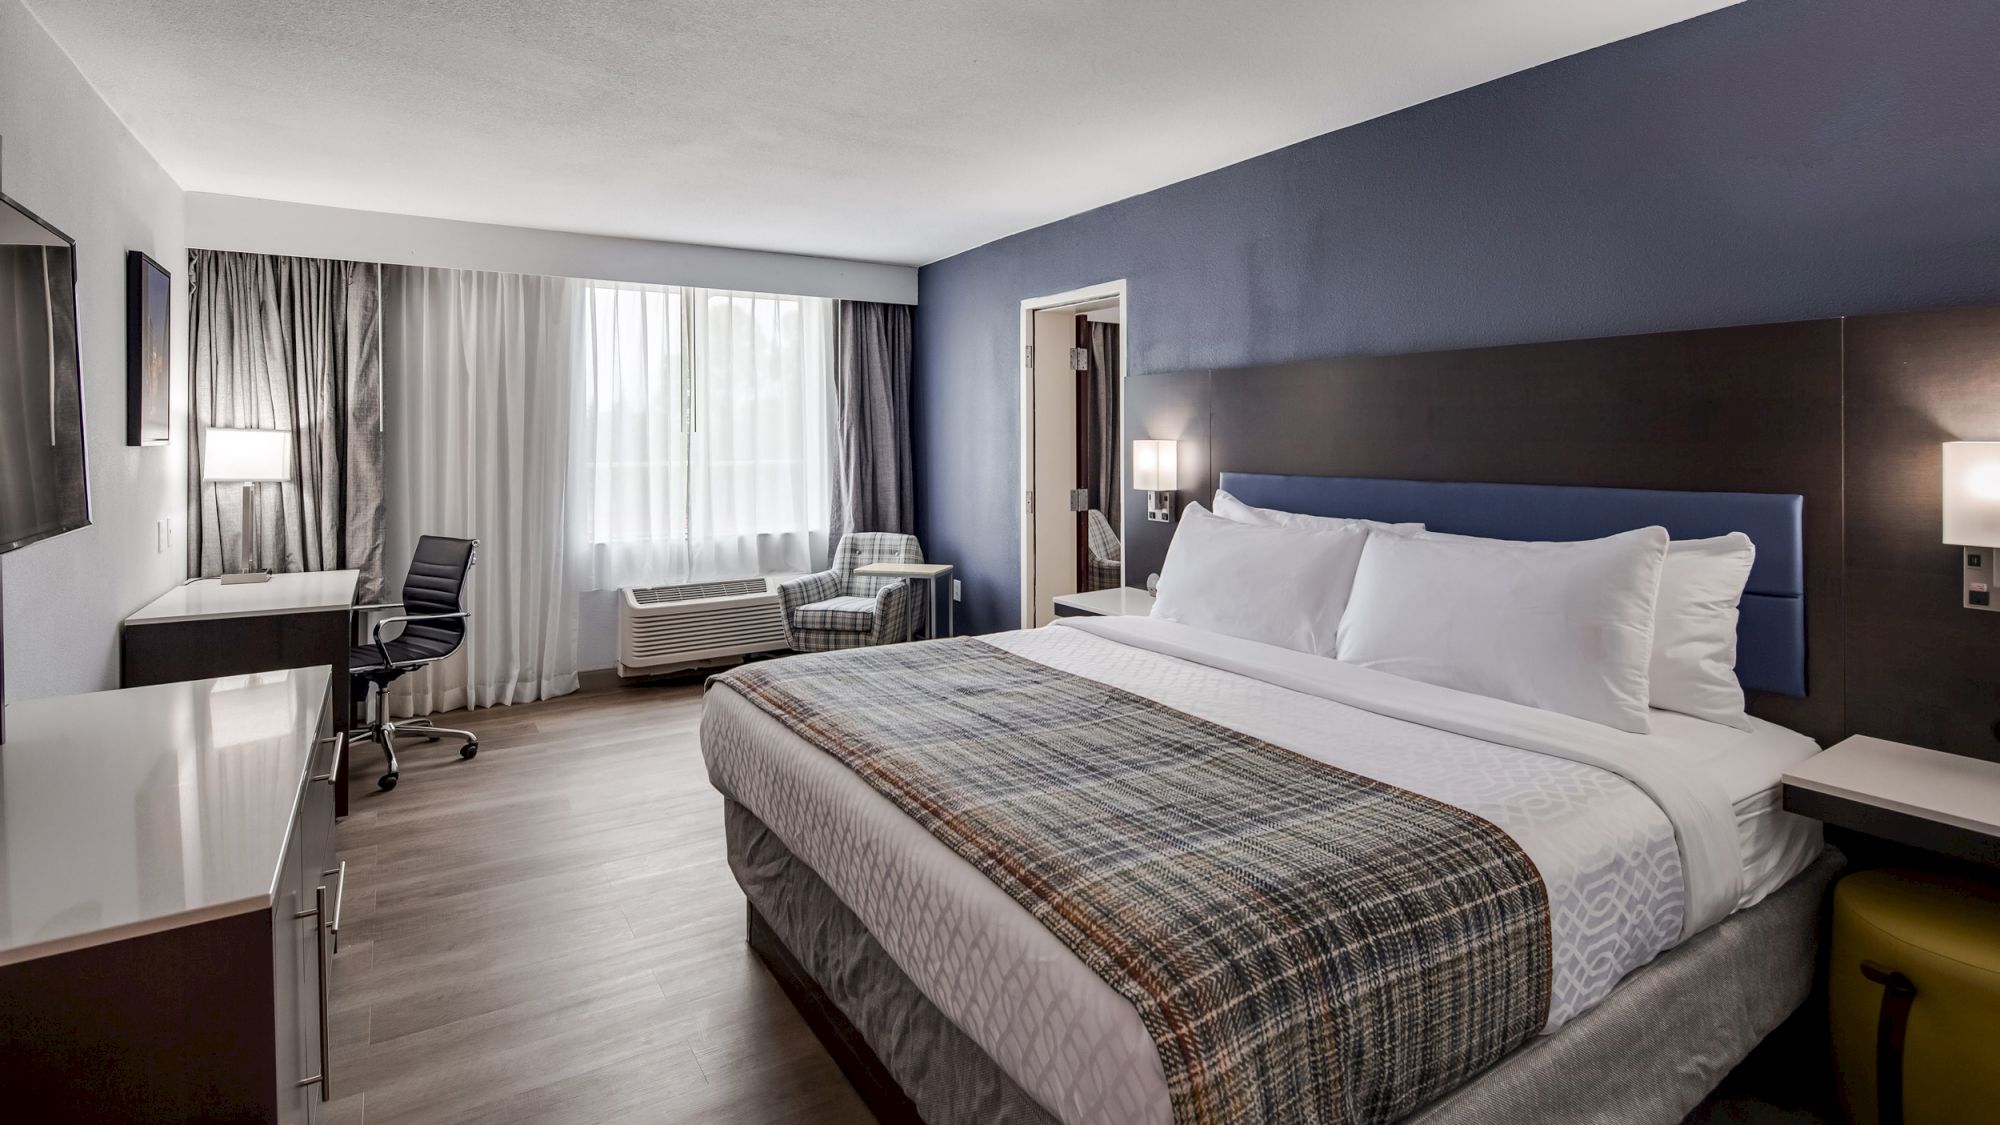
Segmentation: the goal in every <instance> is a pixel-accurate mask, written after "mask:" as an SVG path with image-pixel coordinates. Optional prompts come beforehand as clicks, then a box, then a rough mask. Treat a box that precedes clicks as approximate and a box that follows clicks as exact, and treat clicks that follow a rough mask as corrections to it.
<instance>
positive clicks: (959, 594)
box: [951, 578, 965, 602]
mask: <svg viewBox="0 0 2000 1125" xmlns="http://www.w3.org/2000/svg"><path fill="white" fill-rule="evenodd" d="M951 600H952V601H955V602H962V601H964V600H965V590H964V589H963V588H962V587H960V586H959V584H958V579H956V578H954V579H952V580H951Z"/></svg>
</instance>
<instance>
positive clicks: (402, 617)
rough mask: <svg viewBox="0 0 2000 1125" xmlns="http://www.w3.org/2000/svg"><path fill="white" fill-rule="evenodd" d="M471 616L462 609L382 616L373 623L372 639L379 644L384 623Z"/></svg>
mask: <svg viewBox="0 0 2000 1125" xmlns="http://www.w3.org/2000/svg"><path fill="white" fill-rule="evenodd" d="M471 616H472V614H471V613H470V612H469V611H467V610H463V609H461V610H459V611H458V612H456V613H399V614H397V615H396V616H394V617H384V618H383V619H382V620H380V621H377V622H376V623H375V632H374V641H375V643H376V644H378V645H379V644H381V643H382V628H383V627H384V626H386V625H394V624H396V623H397V622H399V621H403V622H408V621H449V620H451V619H452V618H454V617H471Z"/></svg>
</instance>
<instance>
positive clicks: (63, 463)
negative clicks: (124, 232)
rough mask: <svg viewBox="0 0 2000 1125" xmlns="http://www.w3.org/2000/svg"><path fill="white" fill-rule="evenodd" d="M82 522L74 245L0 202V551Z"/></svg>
mask: <svg viewBox="0 0 2000 1125" xmlns="http://www.w3.org/2000/svg"><path fill="white" fill-rule="evenodd" d="M89 522H90V486H89V476H88V473H87V472H86V471H85V468H84V455H83V373H82V366H81V363H80V362H79V356H78V354H77V339H76V243H75V242H73V241H71V240H70V238H69V237H68V236H67V235H65V234H63V233H62V232H61V231H59V230H57V229H56V228H54V227H52V226H50V225H49V224H47V223H45V222H43V221H41V220H40V219H38V218H36V217H35V216H34V215H33V214H31V213H29V212H28V210H27V209H26V208H24V207H22V206H20V205H19V204H17V203H15V202H14V201H13V200H11V199H9V198H7V197H6V196H5V195H0V552H5V551H12V550H15V549H17V548H20V547H25V546H27V545H28V544H30V543H33V542H35V541H37V540H41V539H47V538H48V537H49V536H51V535H60V534H62V533H63V532H65V531H74V530H75V529H77V528H79V527H82V526H84V525H85V524H88V523H89Z"/></svg>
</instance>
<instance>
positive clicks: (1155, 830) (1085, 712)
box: [718, 638, 1551, 1125]
mask: <svg viewBox="0 0 2000 1125" xmlns="http://www.w3.org/2000/svg"><path fill="white" fill-rule="evenodd" d="M718 682H719V683H721V684H725V685H727V686H729V687H731V688H733V689H735V690H736V691H737V692H739V693H741V694H742V695H743V696H744V697H745V698H746V699H748V700H750V701H751V702H752V703H754V704H756V705H757V706H758V707H759V708H760V709H762V710H764V711H765V712H767V713H769V714H770V715H772V716H773V717H774V718H776V719H777V720H779V721H780V722H782V723H783V724H785V725H786V726H787V727H789V728H790V729H791V730H793V731H794V732H796V733H797V734H799V735H800V736H801V737H802V738H804V739H805V740H806V741H808V742H810V743H811V744H813V745H815V746H817V747H819V748H820V749H822V750H824V751H826V752H827V753H829V754H832V755H833V756H834V757H836V758H838V759H839V760H840V761H841V762H843V763H845V764H846V765H847V766H848V767H849V768H850V769H852V770H853V771H854V772H855V773H856V774H858V775H859V776H860V777H862V778H863V779H864V780H866V781H867V782H868V783H869V785H871V786H872V787H873V788H875V789H876V790H877V791H878V792H880V793H882V794H883V795H884V796H886V797H887V798H889V799H890V800H891V801H893V802H895V803H896V805H897V806H898V807H899V808H901V809H902V810H903V812H904V813H906V814H907V815H909V816H911V817H912V818H914V819H916V820H917V821H918V822H919V823H921V824H923V825H924V826H925V828H927V829H928V830H929V831H930V832H931V834H932V835H933V836H935V837H937V838H938V839H939V840H941V841H943V842H944V843H945V844H946V845H947V846H949V847H950V848H951V849H952V850H953V851H955V852H957V853H958V854H959V855H960V856H963V857H964V858H965V859H966V860H968V861H969V862H971V863H972V865H973V866H975V867H977V868H978V869H979V870H980V871H981V872H982V873H984V874H985V875H986V877H987V878H989V879H991V880H992V881H993V882H994V883H995V884H996V885H998V886H999V887H1000V888H1001V889H1002V890H1004V891H1006V892H1007V893H1008V894H1009V895H1010V896H1012V897H1013V898H1014V900H1015V901H1016V902H1019V903H1020V904H1021V905H1022V906H1023V907H1025V908H1026V909H1027V910H1028V911H1029V912H1030V913H1032V914H1033V915H1034V916H1035V918H1036V919H1037V920H1039V921H1040V922H1041V923H1042V925H1044V926H1045V927H1047V928H1048V930H1049V931H1050V932H1051V933H1053V934H1054V935H1055V936H1056V937H1057V938H1059V939H1061V940H1062V942H1063V943H1064V944H1066V945H1067V946H1069V948H1070V949H1071V950H1073V951H1074V952H1075V953H1076V955H1077V956H1078V957H1079V958H1080V959H1082V961H1083V962H1084V963H1085V964H1086V965H1088V966H1089V967H1090V968H1091V970H1092V971H1094V972H1095V973H1096V974H1097V975H1098V976H1099V977H1101V978H1103V980H1104V981H1105V983H1107V984H1109V985H1110V986H1111V987H1112V988H1114V989H1116V990H1117V991H1118V992H1119V993H1120V994H1121V995H1123V996H1125V997H1126V998H1127V999H1129V1000H1130V1001H1131V1002H1132V1004H1133V1006H1134V1007H1135V1008H1137V1009H1138V1012H1139V1016H1140V1018H1141V1019H1142V1020H1143V1021H1144V1023H1145V1026H1146V1029H1147V1031H1148V1032H1149V1033H1150V1034H1151V1035H1152V1037H1153V1041H1154V1043H1155V1044H1156V1045H1157V1047H1158V1049H1159V1053H1160V1062H1161V1063H1162V1065H1163V1066H1164V1067H1165V1070H1166V1077H1167V1089H1168V1092H1169V1094H1170V1096H1171V1098H1172V1102H1173V1111H1174V1120H1175V1121H1177V1122H1180V1123H1183V1125H1192V1123H1196V1122H1200V1123H1222V1122H1349V1123H1360V1122H1376V1121H1391V1120H1395V1119H1397V1118H1399V1117H1402V1116H1404V1115H1405V1114H1407V1113H1409V1112H1410V1111H1412V1110H1414V1109H1417V1108H1419V1107H1421V1106H1422V1105H1424V1104H1425V1103H1426V1102H1429V1101H1431V1100H1432V1099H1434V1098H1436V1097H1438V1096H1440V1095H1442V1094H1444V1093H1446V1092H1448V1091H1449V1090H1451V1089H1452V1088H1454V1087H1455V1086H1457V1085H1459V1084H1460V1083H1461V1082H1463V1081H1465V1080H1466V1079H1468V1078H1470V1077H1472V1076H1473V1075H1475V1074H1477V1073H1478V1072H1479V1071H1481V1070H1482V1069H1484V1068H1485V1067H1487V1066H1488V1065H1490V1064H1492V1063H1493V1062H1494V1061H1496V1060H1498V1059H1499V1058H1500V1056H1501V1055H1503V1054H1505V1053H1506V1052H1507V1051H1508V1050H1510V1049H1512V1048H1513V1047H1515V1046H1516V1045H1518V1044H1520V1043H1522V1042H1524V1041H1526V1040H1527V1039H1528V1038H1529V1037H1530V1036H1532V1035H1534V1034H1535V1033H1536V1032H1538V1031H1539V1030H1540V1029H1541V1027H1542V1025H1543V1024H1544V1023H1545V1022H1546V1020H1547V1017H1548V1004H1549V987H1550V979H1551V966H1550V960H1551V953H1550V940H1549V916H1548V897H1547V892H1546V890H1545V888H1544V887H1543V886H1542V882H1541V877H1540V875H1539V873H1537V871H1536V870H1535V867H1534V865H1533V863H1532V862H1530V861H1529V859H1528V857H1527V856H1526V855H1525V854H1523V853H1522V851H1521V850H1520V848H1519V847H1518V846H1517V845H1516V844H1515V843H1514V842H1513V840H1512V839H1510V838H1509V837H1508V836H1507V835H1506V834H1505V833H1503V832H1502V831H1500V830H1499V829H1498V828H1496V827H1494V826H1493V825H1492V824H1490V823H1488V822H1487V821H1485V820H1483V819H1481V818H1479V817H1476V816H1473V815H1472V814H1470V813H1467V812H1464V811H1462V810H1459V809H1456V808H1453V807H1451V806H1449V805H1445V804H1441V803H1439V802H1437V801H1433V800H1431V799H1429V798H1426V797H1422V796H1419V795H1417V794H1414V793H1410V792H1407V791H1404V790H1401V789H1397V788H1395V787H1393V786H1389V785H1385V784H1382V783H1381V782H1378V781H1374V780H1371V779H1369V778H1366V777H1362V776H1360V775H1357V774H1353V773H1350V772H1347V771H1345V770H1341V769H1338V768H1336V767H1333V766H1329V765H1325V764H1323V763H1320V762H1316V761H1313V760H1312V759H1309V758H1306V757H1303V756H1301V755H1298V754H1294V753H1292V752H1291V751H1288V750H1285V749H1283V748H1282V747H1278V746H1273V745H1271V744H1269V743H1266V742H1261V741H1259V740H1257V739H1254V738H1251V737H1249V736H1248V735H1245V734H1242V733H1239V732H1237V731H1233V730H1229V729H1227V728H1224V727H1220V726H1217V725H1215V724H1213V723H1209V722H1206V721H1203V720H1201V719H1197V718H1194V717H1192V716H1189V715H1186V714H1183V713H1181V712H1179V711H1176V710H1173V709H1172V708H1169V707H1165V706H1162V705H1160V704H1158V703H1154V702H1152V701H1150V700H1147V699H1144V698H1141V697H1139V696H1136V695H1133V694H1131V693H1129V692H1124V691H1120V690H1118V689H1116V688H1111V687H1107V686H1106V685H1103V684H1100V683H1097V682H1095V681H1092V680H1088V679H1085V678H1083V677H1080V676H1075V675H1071V674H1069V673H1067V672H1062V671H1058V670H1056V669H1053V668H1049V667H1047V666H1044V665H1041V664H1037V663H1035V662H1034V661H1031V660H1028V659H1026V658H1023V657H1020V656H1016V655H1014V654H1012V653H1009V652H1005V651H1003V650H1001V649H998V648H996V647H994V646H992V645H989V644H986V643H985V642H983V641H979V640H975V639H972V638H961V639H956V640H943V641H935V642H930V643H926V644H916V645H898V646H894V647H889V648H871V649H862V650H855V651H850V652H841V653H828V654H823V655H814V656H800V657H793V658H790V659H786V660H776V661H770V662H767V663H759V664H752V665H747V666H745V667H743V668H739V669H737V670H735V671H732V672H729V673H727V674H725V675H723V676H721V677H718Z"/></svg>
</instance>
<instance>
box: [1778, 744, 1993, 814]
mask: <svg viewBox="0 0 2000 1125" xmlns="http://www.w3.org/2000/svg"><path fill="white" fill-rule="evenodd" d="M1785 784H1786V785H1792V786H1797V787H1798V788H1801V789H1811V790H1813V791H1815V792H1819V793H1825V794H1828V795H1830V796H1834V797H1844V798H1846V799H1848V800H1850V801H1856V802H1859V803H1861V804H1864V805H1873V806H1875V807H1877V808H1884V809H1893V810H1895V811H1896V812H1900V813H1906V814H1908V815H1910V816H1915V817H1921V818H1923V819H1925V820H1934V821H1938V822H1939V823H1942V824H1951V825H1956V826H1957V827H1960V828H1965V829H1968V830H1970V831H1973V832H1980V833H1985V834H1987V835H2000V762H1987V761H1982V760H1980V759H1978V758H1968V757H1966V756H1965V755H1963V754H1946V753H1944V752H1942V751H1939V750H1926V749H1924V748H1922V747H1920V746H1906V745H1904V744H1903V743H1900V742H1890V741H1888V740H1886V739H1881V738H1871V737H1869V736H1867V735H1863V734H1857V735H1855V736H1854V737H1852V738H1848V739H1845V740H1843V741H1841V742H1840V743H1839V744H1837V745H1835V746H1833V747H1831V748H1829V749H1827V750H1826V751H1825V752H1823V753H1819V754H1815V755H1813V756H1812V757H1810V758H1807V759H1806V760H1805V761H1803V762H1801V763H1799V764H1798V766H1797V767H1795V768H1794V769H1793V770H1792V771H1791V772H1790V773H1787V774H1786V775H1785Z"/></svg>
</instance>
